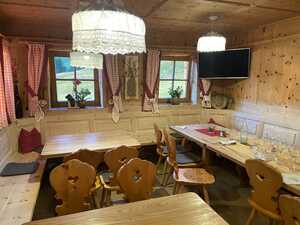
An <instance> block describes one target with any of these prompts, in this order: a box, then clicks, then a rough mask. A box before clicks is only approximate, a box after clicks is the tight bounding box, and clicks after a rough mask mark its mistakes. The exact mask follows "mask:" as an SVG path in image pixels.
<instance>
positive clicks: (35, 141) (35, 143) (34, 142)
mask: <svg viewBox="0 0 300 225" xmlns="http://www.w3.org/2000/svg"><path fill="white" fill-rule="evenodd" d="M19 146H20V148H19V149H20V152H21V153H28V152H32V151H33V150H34V149H35V148H40V147H42V137H41V134H40V132H39V131H38V130H37V129H36V128H33V129H32V130H31V131H27V130H25V129H23V128H22V129H21V132H20V135H19Z"/></svg>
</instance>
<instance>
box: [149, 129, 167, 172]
mask: <svg viewBox="0 0 300 225" xmlns="http://www.w3.org/2000/svg"><path fill="white" fill-rule="evenodd" d="M153 127H154V133H155V137H156V153H157V154H158V157H159V158H158V161H157V164H156V165H157V167H158V166H159V165H160V163H161V162H162V161H163V160H164V159H166V158H167V157H168V149H166V148H165V146H163V144H162V132H161V130H160V129H159V127H158V126H157V124H156V123H154V124H153ZM164 172H165V171H164Z"/></svg>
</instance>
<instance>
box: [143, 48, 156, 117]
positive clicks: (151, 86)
mask: <svg viewBox="0 0 300 225" xmlns="http://www.w3.org/2000/svg"><path fill="white" fill-rule="evenodd" d="M159 66H160V51H158V50H149V51H148V54H147V67H146V77H145V79H144V97H143V103H142V105H143V107H142V108H143V109H142V110H143V111H146V112H147V111H152V112H154V113H158V112H159V110H158V98H157V96H156V95H155V90H156V87H157V81H158V78H159Z"/></svg>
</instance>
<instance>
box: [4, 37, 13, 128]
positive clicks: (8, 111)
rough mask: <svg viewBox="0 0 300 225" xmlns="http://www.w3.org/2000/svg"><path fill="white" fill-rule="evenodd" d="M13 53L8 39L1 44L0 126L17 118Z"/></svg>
mask: <svg viewBox="0 0 300 225" xmlns="http://www.w3.org/2000/svg"><path fill="white" fill-rule="evenodd" d="M13 85H14V84H13V72H12V64H11V54H10V49H9V43H8V41H6V40H4V39H1V44H0V128H3V127H6V126H7V125H8V123H9V122H12V121H14V120H15V119H16V114H15V98H14V86H13Z"/></svg>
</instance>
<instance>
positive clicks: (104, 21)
mask: <svg viewBox="0 0 300 225" xmlns="http://www.w3.org/2000/svg"><path fill="white" fill-rule="evenodd" d="M72 29H73V51H79V52H87V53H95V54H99V53H102V54H129V53H142V52H146V43H145V34H146V27H145V23H144V21H143V19H141V18H139V17H137V16H135V15H132V14H130V13H127V12H124V11H113V10H86V11H80V12H77V13H74V14H73V16H72Z"/></svg>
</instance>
